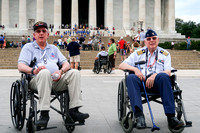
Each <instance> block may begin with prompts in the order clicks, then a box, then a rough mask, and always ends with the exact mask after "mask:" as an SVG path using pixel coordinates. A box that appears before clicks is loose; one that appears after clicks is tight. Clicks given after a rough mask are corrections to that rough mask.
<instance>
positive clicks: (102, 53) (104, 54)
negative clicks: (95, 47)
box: [96, 51, 108, 58]
mask: <svg viewBox="0 0 200 133" xmlns="http://www.w3.org/2000/svg"><path fill="white" fill-rule="evenodd" d="M99 55H101V56H107V55H108V53H107V52H106V51H101V52H99V53H98V54H97V56H96V57H97V58H99Z"/></svg>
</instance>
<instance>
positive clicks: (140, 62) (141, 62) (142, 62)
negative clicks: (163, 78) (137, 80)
mask: <svg viewBox="0 0 200 133" xmlns="http://www.w3.org/2000/svg"><path fill="white" fill-rule="evenodd" d="M145 63H146V62H145V61H138V62H135V65H136V66H137V65H138V64H139V65H142V64H145Z"/></svg>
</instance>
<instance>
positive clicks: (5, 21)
mask: <svg viewBox="0 0 200 133" xmlns="http://www.w3.org/2000/svg"><path fill="white" fill-rule="evenodd" d="M1 2H2V3H1V9H2V10H1V17H2V18H1V22H2V23H1V24H2V25H4V26H5V28H9V26H10V19H9V16H10V15H9V0H2V1H1Z"/></svg>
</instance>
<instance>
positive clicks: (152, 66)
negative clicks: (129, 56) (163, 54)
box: [147, 56, 156, 68]
mask: <svg viewBox="0 0 200 133" xmlns="http://www.w3.org/2000/svg"><path fill="white" fill-rule="evenodd" d="M150 58H151V56H150V57H149V60H148V64H147V68H148V67H151V68H152V67H153V65H154V64H155V63H156V56H155V58H154V62H153V64H152V65H149V64H150V62H151V60H150Z"/></svg>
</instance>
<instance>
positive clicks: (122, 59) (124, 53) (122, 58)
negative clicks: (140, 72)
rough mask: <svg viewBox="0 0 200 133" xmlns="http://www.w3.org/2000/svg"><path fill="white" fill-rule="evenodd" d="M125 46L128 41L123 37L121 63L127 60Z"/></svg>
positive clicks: (121, 41)
mask: <svg viewBox="0 0 200 133" xmlns="http://www.w3.org/2000/svg"><path fill="white" fill-rule="evenodd" d="M124 45H126V41H124V40H123V37H121V38H120V41H119V48H120V55H121V61H124V60H125V59H126V50H125V47H124Z"/></svg>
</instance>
